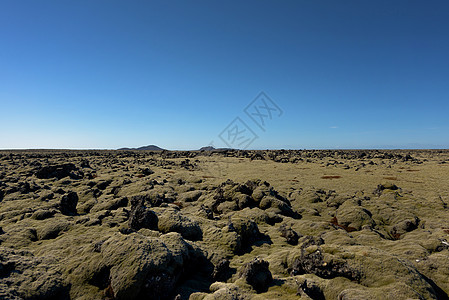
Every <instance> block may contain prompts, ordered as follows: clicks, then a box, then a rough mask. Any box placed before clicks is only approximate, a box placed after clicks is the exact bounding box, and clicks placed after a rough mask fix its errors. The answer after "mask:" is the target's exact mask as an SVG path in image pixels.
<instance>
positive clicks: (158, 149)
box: [118, 145, 165, 151]
mask: <svg viewBox="0 0 449 300" xmlns="http://www.w3.org/2000/svg"><path fill="white" fill-rule="evenodd" d="M118 150H147V151H163V150H165V149H162V148H161V147H158V146H156V145H148V146H142V147H139V148H120V149H118Z"/></svg>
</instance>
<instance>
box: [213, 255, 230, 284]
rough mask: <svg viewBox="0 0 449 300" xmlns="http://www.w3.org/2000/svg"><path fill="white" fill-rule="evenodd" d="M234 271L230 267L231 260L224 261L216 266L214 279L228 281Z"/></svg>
mask: <svg viewBox="0 0 449 300" xmlns="http://www.w3.org/2000/svg"><path fill="white" fill-rule="evenodd" d="M232 273H233V272H232V269H231V268H230V267H229V260H228V259H222V260H220V261H219V262H218V264H216V265H215V266H214V271H213V273H212V278H213V279H214V280H215V281H226V280H228V279H229V278H230V277H231V276H232Z"/></svg>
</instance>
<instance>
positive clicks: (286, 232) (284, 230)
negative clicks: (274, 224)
mask: <svg viewBox="0 0 449 300" xmlns="http://www.w3.org/2000/svg"><path fill="white" fill-rule="evenodd" d="M279 231H280V232H281V236H282V237H284V238H285V239H286V240H287V243H289V244H290V245H298V239H299V235H298V234H297V233H296V232H295V231H294V230H293V229H291V228H290V227H287V225H286V224H284V225H282V226H281V227H280V228H279Z"/></svg>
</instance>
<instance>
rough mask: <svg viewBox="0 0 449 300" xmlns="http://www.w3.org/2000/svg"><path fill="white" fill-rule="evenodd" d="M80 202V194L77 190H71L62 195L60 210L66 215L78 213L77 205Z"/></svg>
mask: <svg viewBox="0 0 449 300" xmlns="http://www.w3.org/2000/svg"><path fill="white" fill-rule="evenodd" d="M77 204H78V194H77V193H76V192H69V193H68V194H67V195H64V196H62V197H61V201H60V203H59V210H60V211H61V213H62V214H64V215H76V214H77V211H76V205H77Z"/></svg>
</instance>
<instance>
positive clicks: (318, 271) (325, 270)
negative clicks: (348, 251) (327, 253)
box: [290, 237, 361, 281]
mask: <svg viewBox="0 0 449 300" xmlns="http://www.w3.org/2000/svg"><path fill="white" fill-rule="evenodd" d="M322 243H323V241H322V239H321V238H315V237H307V238H306V240H305V241H304V243H303V244H302V245H301V256H300V257H299V258H297V259H295V260H294V262H293V265H292V267H291V270H290V273H291V274H292V275H301V274H315V275H317V276H319V277H321V278H325V279H331V278H335V277H345V278H348V279H350V280H354V281H358V280H359V279H360V276H361V275H360V272H359V271H358V270H355V269H352V268H350V267H349V266H348V264H347V263H346V262H344V261H338V260H332V259H330V260H326V259H325V257H324V254H323V250H322V249H321V247H319V245H321V244H322ZM310 246H316V247H315V248H314V249H313V251H311V250H310V248H308V247H310ZM306 248H308V249H306Z"/></svg>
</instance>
